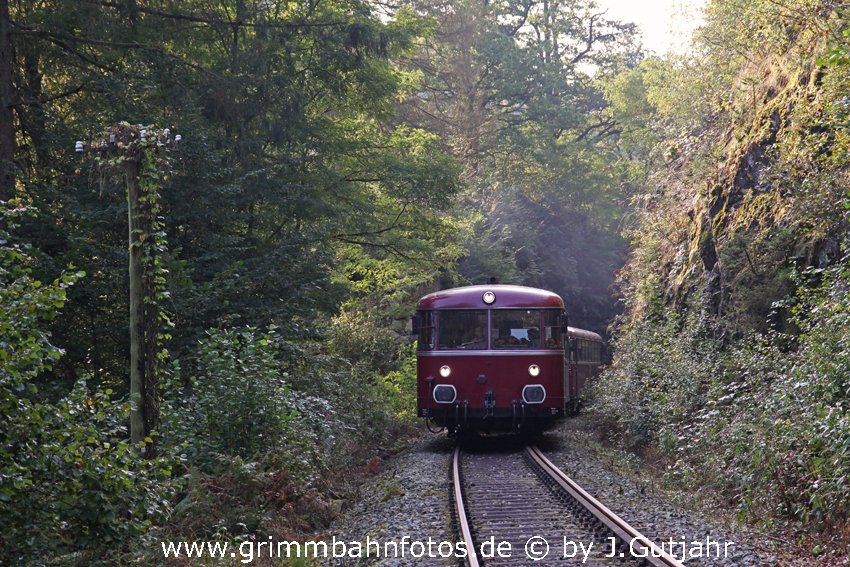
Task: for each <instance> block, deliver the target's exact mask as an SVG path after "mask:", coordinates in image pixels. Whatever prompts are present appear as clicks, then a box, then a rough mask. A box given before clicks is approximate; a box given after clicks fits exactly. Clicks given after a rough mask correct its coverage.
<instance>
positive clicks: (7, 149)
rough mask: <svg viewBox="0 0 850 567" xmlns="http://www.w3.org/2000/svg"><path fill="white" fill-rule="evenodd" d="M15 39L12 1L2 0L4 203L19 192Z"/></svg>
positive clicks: (0, 186)
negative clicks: (13, 70)
mask: <svg viewBox="0 0 850 567" xmlns="http://www.w3.org/2000/svg"><path fill="white" fill-rule="evenodd" d="M12 69H13V62H12V36H11V34H10V30H9V0H0V200H3V201H6V200H8V199H9V198H11V197H12V196H13V195H14V193H15V125H14V123H13V121H12V118H13V117H12V108H13V104H14V102H15V91H14V87H13V86H12Z"/></svg>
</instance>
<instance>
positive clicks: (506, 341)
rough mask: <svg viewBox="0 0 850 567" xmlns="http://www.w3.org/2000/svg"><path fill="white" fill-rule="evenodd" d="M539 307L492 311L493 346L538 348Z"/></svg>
mask: <svg viewBox="0 0 850 567" xmlns="http://www.w3.org/2000/svg"><path fill="white" fill-rule="evenodd" d="M540 322H541V311H540V310H539V309H499V310H494V311H493V348H540Z"/></svg>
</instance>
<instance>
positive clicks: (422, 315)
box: [414, 311, 436, 350]
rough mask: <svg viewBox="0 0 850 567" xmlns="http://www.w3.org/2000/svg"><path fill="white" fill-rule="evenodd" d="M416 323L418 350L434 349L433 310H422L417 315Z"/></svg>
mask: <svg viewBox="0 0 850 567" xmlns="http://www.w3.org/2000/svg"><path fill="white" fill-rule="evenodd" d="M415 321H416V325H417V327H416V328H415V329H414V331H415V333H416V335H418V337H417V339H416V349H417V350H434V338H435V336H436V333H435V332H434V330H435V329H434V317H433V315H432V312H431V311H420V312H419V313H417V316H416V319H415Z"/></svg>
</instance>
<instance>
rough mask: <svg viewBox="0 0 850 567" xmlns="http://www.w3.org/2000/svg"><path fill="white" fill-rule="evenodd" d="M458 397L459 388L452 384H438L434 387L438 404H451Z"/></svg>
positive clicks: (435, 399)
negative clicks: (456, 388)
mask: <svg viewBox="0 0 850 567" xmlns="http://www.w3.org/2000/svg"><path fill="white" fill-rule="evenodd" d="M456 399H457V390H455V387H454V386H452V385H451V384H438V385H437V386H435V387H434V401H435V402H437V403H438V404H451V403H453V402H454V401H455V400H456Z"/></svg>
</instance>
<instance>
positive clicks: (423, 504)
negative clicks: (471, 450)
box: [323, 424, 793, 567]
mask: <svg viewBox="0 0 850 567" xmlns="http://www.w3.org/2000/svg"><path fill="white" fill-rule="evenodd" d="M570 427H574V425H570V424H567V425H566V426H564V427H560V428H559V429H558V430H556V431H553V432H550V433H547V434H546V435H545V436H544V437H543V438H542V439H541V440H540V443H539V446H540V448H541V449H542V450H543V451H544V453H545V454H546V455H547V457H548V458H549V459H550V460H551V461H552V462H553V463H554V464H556V465H557V466H558V467H560V468H561V469H562V470H563V471H564V472H565V473H567V475H569V476H570V477H572V478H573V480H575V481H576V482H578V483H579V484H580V485H581V486H582V487H583V488H584V489H585V490H587V491H588V492H590V493H591V494H592V495H593V496H595V497H596V498H597V499H598V500H600V501H601V502H602V503H603V504H605V505H606V506H608V507H609V508H610V509H612V510H613V511H614V512H615V513H617V514H618V515H620V516H621V517H622V518H623V519H625V520H626V521H628V522H629V523H631V524H632V525H633V526H635V527H637V528H638V529H639V530H640V531H641V532H642V533H644V535H646V536H648V537H650V538H651V539H653V541H655V542H656V543H661V542H668V544H669V542H670V541H671V540H672V541H673V542H675V543H674V544H673V546H671V547H668V549H666V550H667V551H671V550H672V551H673V552H674V554H675V555H677V556H681V554H682V547H681V546H680V545H679V543H678V542H682V541H684V542H685V543H686V548H685V563H686V564H687V565H705V566H712V567H714V566H717V567H720V566H728V567H751V566H785V565H791V564H793V563H791V562H789V561H788V560H786V559H782V560H781V561H780V560H779V559H778V558H777V555H776V553H775V551H774V550H775V549H776V544H775V542H773V541H770V540H765V541H760V540H758V539H757V538H754V537H753V536H745V535H744V534H742V533H738V532H736V530H735V529H734V528H731V529H730V528H728V527H726V528H724V527H723V526H722V525H721V522H720V521H719V520H717V519H716V518H714V517H713V516H714V515H711V516H712V517H710V518H709V517H706V515H705V514H703V515H700V514H699V513H697V512H694V511H690V510H683V509H682V508H680V507H678V506H676V505H675V504H673V503H672V498H671V497H670V496H669V495H667V494H666V493H662V492H660V491H658V490H656V489H654V487H653V486H652V485H650V484H649V483H648V482H647V481H645V480H642V479H637V478H630V477H629V476H625V475H623V474H620V473H619V472H617V471H616V470H615V467H613V466H612V465H611V463H609V462H606V460H605V459H603V458H600V457H599V456H597V455H596V454H595V453H594V451H593V450H591V449H590V448H588V447H584V446H581V445H582V443H581V442H580V441H579V442H577V440H576V438H575V437H574V436H573V435H572V434H571V432H570V430H569V429H570ZM454 445H455V443H454V440H453V439H448V438H447V437H446V436H445V434H442V435H434V436H431V437H426V438H423V439H421V440H419V441H417V442H415V443H414V444H413V445H411V446H410V447H409V448H408V449H407V450H405V451H403V452H402V453H400V454H398V455H396V456H394V457H393V458H391V459H389V460H388V461H387V462H386V463H385V464H384V468H383V470H382V471H381V472H380V473H379V474H377V475H376V476H375V477H373V478H371V479H369V480H368V481H367V482H366V483H364V485H363V486H362V487H361V489H360V497H359V498H358V499H357V501H355V502H351V503H350V505H349V506H348V507H347V508H346V509H345V510H344V512H343V515H342V516H341V517H340V519H339V520H337V521H336V522H335V523H334V524H333V525H332V526H331V527H330V529H329V530H328V531H327V532H326V537H325V538H323V539H324V540H325V541H328V542H330V541H331V540H332V538H336V539H337V540H341V541H345V542H360V544H361V545H362V547H363V549H364V551H363V553H362V555H365V549H366V548H367V542H370V543H369V544H370V545H371V550H372V551H373V552H372V553H370V557H362V558H359V559H358V558H356V557H346V558H336V559H334V560H331V561H329V562H328V564H330V565H387V566H390V565H392V566H408V565H409V566H417V565H435V566H436V565H455V564H457V563H456V560H455V559H454V557H453V556H451V557H445V555H448V551H449V548H448V547H446V546H447V545H449V543H451V542H457V541H458V536H457V535H456V534H455V533H454V528H453V523H452V511H451V503H450V490H451V488H450V484H449V467H450V461H451V454H452V450H453V448H454ZM403 540H404V542H405V546H404V547H403V548H402V547H401V545H402V542H403ZM707 540H708V541H710V542H718V548H719V550H720V554H719V556H716V555H715V554H714V553H710V552H708V549H709V548H708V547H706V546H705V545H703V549H704V550H705V551H704V552H703V553H702V554H700V555H699V556H694V557H689V556H688V552H689V551H690V550H692V549H695V548H694V547H693V542H702V543H703V544H705V543H706V541H707ZM429 541H430V544H431V546H430V548H429V547H428V545H429ZM414 542H418V543H419V544H420V545H419V546H418V547H417V546H416V545H414ZM441 542H447V543H446V544H444V547H443V548H442V549H440V548H438V547H437V546H438V545H439V544H440V543H441ZM387 543H389V546H385V544H387ZM725 543H730V544H731V545H729V546H725V545H724V544H725ZM411 546H413V547H411ZM340 549H341V548H340ZM710 549H712V550H713V549H715V548H714V547H711V548H710ZM724 549H725V550H726V551H728V555H723V554H722V552H723V550H724ZM375 550H380V551H379V555H376V554H375V553H374V551H375ZM402 551H403V554H402ZM441 551H442V552H443V554H442V555H444V556H443V557H441V556H440V555H441V554H440V552H441ZM423 552H424V553H423ZM429 554H430V555H432V557H429ZM356 555H357V554H355V556H356ZM416 555H418V557H417V556H416ZM517 564H518V565H525V564H528V565H535V564H534V563H533V562H531V561H528V560H526V561H525V562H522V561H519V562H518V563H517Z"/></svg>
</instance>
